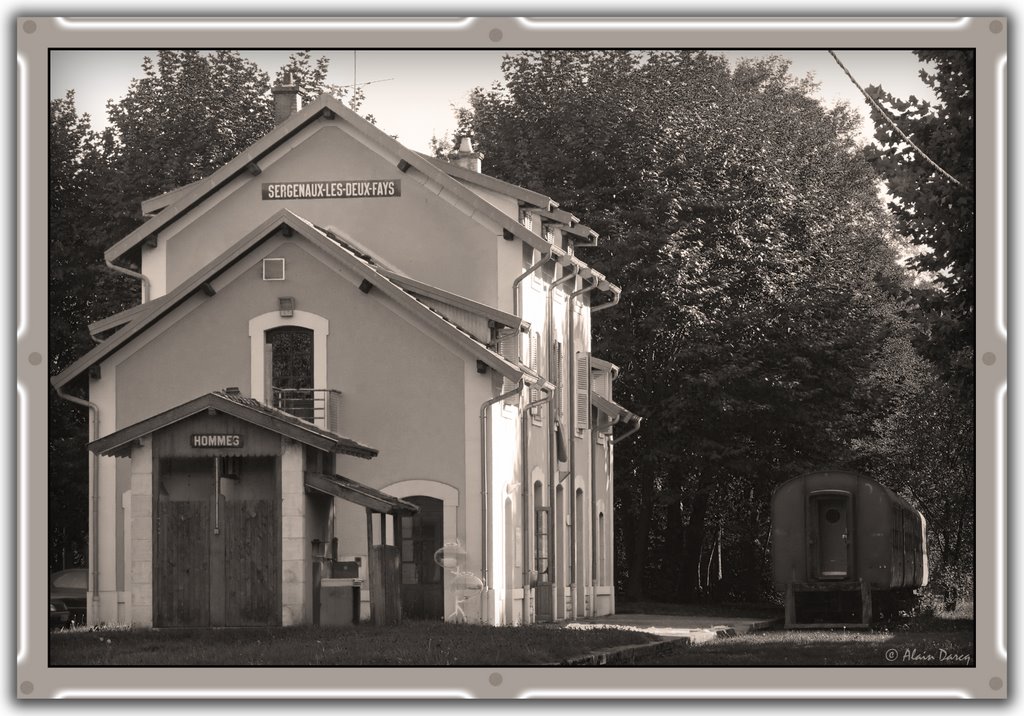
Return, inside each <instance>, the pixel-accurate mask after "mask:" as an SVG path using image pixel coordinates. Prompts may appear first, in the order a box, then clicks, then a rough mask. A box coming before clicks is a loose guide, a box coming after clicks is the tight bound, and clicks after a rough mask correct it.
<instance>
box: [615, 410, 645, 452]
mask: <svg viewBox="0 0 1024 716" xmlns="http://www.w3.org/2000/svg"><path fill="white" fill-rule="evenodd" d="M633 417H635V418H636V423H634V424H633V427H632V428H630V429H629V430H627V431H626V432H624V433H622V435H619V436H618V437H616V438H612V445H618V444H619V443H620V442H622V441H623V440H625V439H626V438H628V437H629V436H630V435H632V434H633V433H635V432H636V431H637V430H639V429H640V424H641V423H643V421H644V419H643V418H641V417H640V416H639V415H635V416H633Z"/></svg>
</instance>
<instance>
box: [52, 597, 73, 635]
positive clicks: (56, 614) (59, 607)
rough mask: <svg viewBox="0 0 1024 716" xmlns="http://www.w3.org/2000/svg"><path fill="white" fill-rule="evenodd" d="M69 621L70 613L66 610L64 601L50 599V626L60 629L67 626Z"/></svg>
mask: <svg viewBox="0 0 1024 716" xmlns="http://www.w3.org/2000/svg"><path fill="white" fill-rule="evenodd" d="M69 621H71V613H70V612H68V608H67V606H65V604H64V602H62V601H61V600H59V599H51V600H50V628H51V629H60V628H61V627H63V626H67V624H68V622H69Z"/></svg>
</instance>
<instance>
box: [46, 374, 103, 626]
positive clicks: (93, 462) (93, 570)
mask: <svg viewBox="0 0 1024 716" xmlns="http://www.w3.org/2000/svg"><path fill="white" fill-rule="evenodd" d="M54 390H55V391H56V392H57V395H58V396H59V397H61V398H63V399H64V400H66V401H68V402H69V403H74V404H75V405H81V406H82V407H84V408H88V410H89V413H90V417H91V419H90V421H89V442H92V441H94V440H95V439H96V438H97V437H99V431H100V407H99V406H98V405H96V403H91V402H89V401H88V400H83V399H82V398H76V397H75V396H73V395H68V394H67V393H65V392H64V391H62V390H61V389H60V388H57V387H55V388H54ZM99 461H100V459H99V456H98V455H97V454H96V453H93V454H92V456H91V457H90V459H89V510H90V512H91V514H90V515H89V583H90V584H91V585H92V590H91V591H92V599H93V600H96V599H98V598H99V593H100V578H99V568H98V567H99V565H98V560H99V558H98V557H97V554H98V548H97V545H96V520H97V519H98V518H99V496H98V495H97V494H96V477H97V475H98V474H99ZM90 606H91V605H90ZM89 611H95V609H91V610H89Z"/></svg>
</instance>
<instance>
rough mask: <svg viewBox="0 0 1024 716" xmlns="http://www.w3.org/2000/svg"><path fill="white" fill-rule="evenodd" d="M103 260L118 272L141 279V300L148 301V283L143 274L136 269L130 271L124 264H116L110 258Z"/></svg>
mask: <svg viewBox="0 0 1024 716" xmlns="http://www.w3.org/2000/svg"><path fill="white" fill-rule="evenodd" d="M104 261H105V263H106V264H107V267H108V268H112V269H114V270H115V271H117V272H118V273H123V274H124V275H125V276H131V277H132V278H137V279H139V280H140V281H142V302H143V303H147V302H148V301H149V287H150V283H149V279H148V278H146V277H145V276H144V275H143V274H141V273H139V272H138V271H132V270H131V269H128V268H125V267H124V266H118V265H116V264H115V263H114V262H113V261H111V260H110V259H105V260H104Z"/></svg>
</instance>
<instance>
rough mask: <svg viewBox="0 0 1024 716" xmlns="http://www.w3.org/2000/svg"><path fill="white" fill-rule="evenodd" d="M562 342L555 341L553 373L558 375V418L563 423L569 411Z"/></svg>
mask: <svg viewBox="0 0 1024 716" xmlns="http://www.w3.org/2000/svg"><path fill="white" fill-rule="evenodd" d="M563 352H564V351H563V350H562V342H561V341H558V342H557V343H555V373H556V375H557V377H558V419H559V420H560V421H562V422H563V423H564V421H565V419H566V418H565V416H566V413H567V412H568V411H569V400H568V398H569V386H567V385H566V384H565V360H564V358H565V356H564V355H563Z"/></svg>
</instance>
